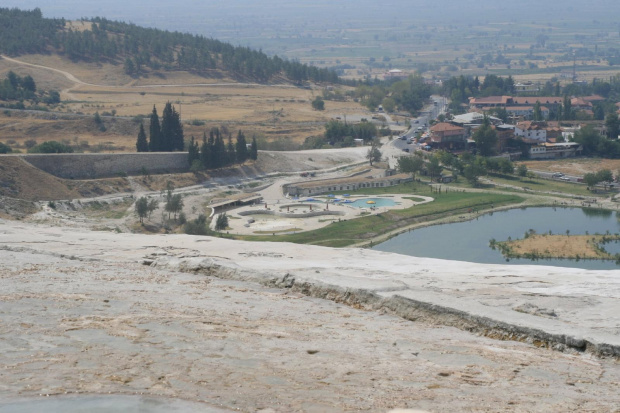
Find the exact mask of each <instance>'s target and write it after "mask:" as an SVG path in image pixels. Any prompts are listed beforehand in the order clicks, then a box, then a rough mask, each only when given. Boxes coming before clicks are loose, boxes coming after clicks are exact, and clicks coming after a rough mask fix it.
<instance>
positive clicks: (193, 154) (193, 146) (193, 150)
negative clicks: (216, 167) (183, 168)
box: [187, 136, 200, 167]
mask: <svg viewBox="0 0 620 413" xmlns="http://www.w3.org/2000/svg"><path fill="white" fill-rule="evenodd" d="M196 160H198V161H200V149H199V148H198V142H196V140H195V139H194V137H193V136H192V138H191V140H190V141H189V148H187V162H188V163H189V166H190V167H192V166H193V164H194V161H196Z"/></svg>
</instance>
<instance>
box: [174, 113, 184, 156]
mask: <svg viewBox="0 0 620 413" xmlns="http://www.w3.org/2000/svg"><path fill="white" fill-rule="evenodd" d="M184 146H185V137H184V135H183V125H182V124H181V115H180V114H179V112H177V111H176V110H175V109H174V106H173V107H172V150H174V151H182V150H183V149H185V148H184Z"/></svg>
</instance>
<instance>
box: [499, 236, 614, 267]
mask: <svg viewBox="0 0 620 413" xmlns="http://www.w3.org/2000/svg"><path fill="white" fill-rule="evenodd" d="M618 241H620V235H619V234H615V235H570V233H569V232H568V231H567V233H566V234H536V233H534V232H533V230H530V231H528V232H527V233H526V236H525V237H524V238H523V239H517V240H508V241H501V242H497V241H495V240H491V241H490V242H489V245H490V246H491V248H493V249H498V250H499V251H500V252H501V253H502V255H504V257H506V258H527V259H531V260H536V259H547V258H564V259H575V260H580V259H595V260H616V261H619V260H620V254H610V253H608V252H607V251H606V250H605V244H607V243H610V242H618Z"/></svg>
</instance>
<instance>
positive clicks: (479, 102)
mask: <svg viewBox="0 0 620 413" xmlns="http://www.w3.org/2000/svg"><path fill="white" fill-rule="evenodd" d="M511 99H512V98H511V97H510V96H487V97H482V98H469V107H470V109H482V108H484V107H488V108H503V107H506V105H507V104H508V103H509V102H510V100H511Z"/></svg>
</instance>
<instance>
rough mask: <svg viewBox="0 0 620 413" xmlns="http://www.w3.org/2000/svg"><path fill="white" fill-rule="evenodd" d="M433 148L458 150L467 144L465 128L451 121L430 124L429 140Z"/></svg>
mask: <svg viewBox="0 0 620 413" xmlns="http://www.w3.org/2000/svg"><path fill="white" fill-rule="evenodd" d="M430 144H431V146H432V147H433V148H438V149H447V150H459V149H465V147H466V146H467V131H466V129H465V128H461V127H460V126H456V125H453V124H451V123H446V122H442V123H438V124H436V125H433V126H431V141H430Z"/></svg>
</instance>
